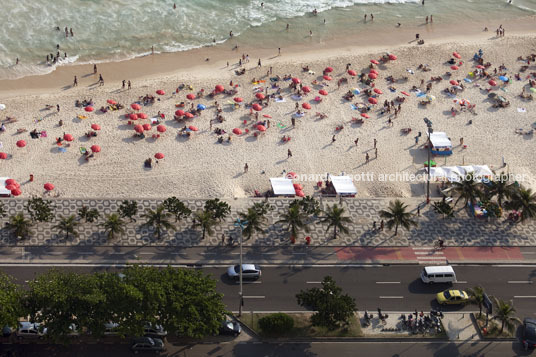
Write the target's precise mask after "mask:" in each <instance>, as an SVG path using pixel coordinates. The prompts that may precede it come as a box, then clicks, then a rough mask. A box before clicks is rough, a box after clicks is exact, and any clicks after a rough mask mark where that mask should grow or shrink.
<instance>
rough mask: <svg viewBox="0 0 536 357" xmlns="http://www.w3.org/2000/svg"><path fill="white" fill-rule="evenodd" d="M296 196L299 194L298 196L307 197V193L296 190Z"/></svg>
mask: <svg viewBox="0 0 536 357" xmlns="http://www.w3.org/2000/svg"><path fill="white" fill-rule="evenodd" d="M296 196H298V197H305V193H303V191H302V190H296Z"/></svg>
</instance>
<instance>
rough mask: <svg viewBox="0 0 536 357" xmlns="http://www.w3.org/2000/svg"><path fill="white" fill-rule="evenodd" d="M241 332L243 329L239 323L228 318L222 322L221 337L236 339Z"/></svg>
mask: <svg viewBox="0 0 536 357" xmlns="http://www.w3.org/2000/svg"><path fill="white" fill-rule="evenodd" d="M240 332H242V327H241V326H240V324H239V323H238V322H236V321H234V320H230V319H227V318H226V319H225V320H223V321H222V323H221V326H220V335H232V336H235V337H236V336H238V335H240Z"/></svg>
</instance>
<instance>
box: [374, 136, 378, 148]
mask: <svg viewBox="0 0 536 357" xmlns="http://www.w3.org/2000/svg"><path fill="white" fill-rule="evenodd" d="M377 143H378V141H377V140H376V138H374V149H376V144H377Z"/></svg>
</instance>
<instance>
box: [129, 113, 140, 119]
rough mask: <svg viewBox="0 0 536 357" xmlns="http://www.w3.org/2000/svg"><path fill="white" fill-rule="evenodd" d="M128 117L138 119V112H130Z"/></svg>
mask: <svg viewBox="0 0 536 357" xmlns="http://www.w3.org/2000/svg"><path fill="white" fill-rule="evenodd" d="M128 118H129V119H130V120H138V114H134V113H130V114H129V115H128Z"/></svg>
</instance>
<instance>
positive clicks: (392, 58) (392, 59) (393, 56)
mask: <svg viewBox="0 0 536 357" xmlns="http://www.w3.org/2000/svg"><path fill="white" fill-rule="evenodd" d="M397 58H398V57H396V55H389V59H390V60H391V61H396V59H397Z"/></svg>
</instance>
